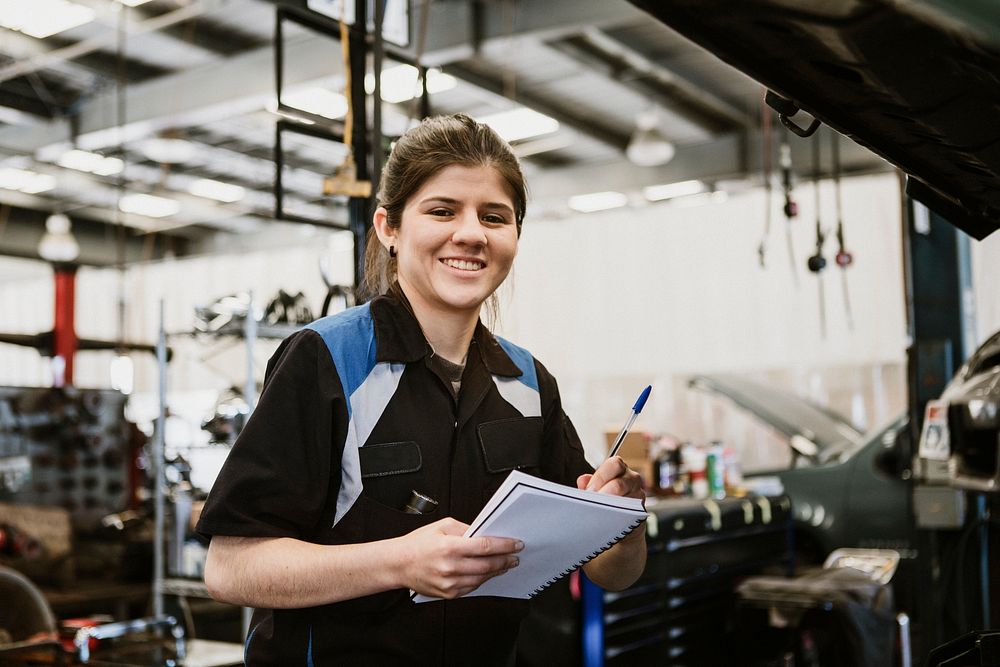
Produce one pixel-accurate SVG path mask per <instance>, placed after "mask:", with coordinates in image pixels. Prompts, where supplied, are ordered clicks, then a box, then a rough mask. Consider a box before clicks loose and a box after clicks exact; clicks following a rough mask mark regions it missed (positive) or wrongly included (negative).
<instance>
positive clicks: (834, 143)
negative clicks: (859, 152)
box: [830, 132, 854, 331]
mask: <svg viewBox="0 0 1000 667" xmlns="http://www.w3.org/2000/svg"><path fill="white" fill-rule="evenodd" d="M830 153H831V155H832V156H833V190H834V193H835V197H836V203H837V258H836V262H837V266H839V267H840V283H841V288H842V290H843V293H844V313H845V314H846V315H847V328H848V329H849V330H851V331H854V311H853V310H852V309H851V294H850V292H849V290H848V289H847V267H849V266H850V265H851V264H852V263H853V262H854V255H852V254H851V253H850V252H848V251H847V248H846V247H844V218H843V214H842V211H843V201H842V200H841V191H840V135H838V134H837V133H836V132H831V133H830Z"/></svg>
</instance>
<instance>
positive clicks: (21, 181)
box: [0, 167, 56, 195]
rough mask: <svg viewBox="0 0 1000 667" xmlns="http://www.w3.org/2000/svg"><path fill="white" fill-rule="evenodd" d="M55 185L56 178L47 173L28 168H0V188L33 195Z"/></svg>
mask: <svg viewBox="0 0 1000 667" xmlns="http://www.w3.org/2000/svg"><path fill="white" fill-rule="evenodd" d="M54 187H56V179H55V177H54V176H50V175H49V174H38V173H35V172H33V171H30V170H28V169H16V168H14V167H3V168H0V188H3V189H4V190H17V191H18V192H23V193H25V194H29V195H33V194H38V193H39V192H45V191H46V190H51V189H52V188H54Z"/></svg>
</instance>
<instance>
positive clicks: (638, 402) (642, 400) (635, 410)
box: [608, 385, 653, 459]
mask: <svg viewBox="0 0 1000 667" xmlns="http://www.w3.org/2000/svg"><path fill="white" fill-rule="evenodd" d="M652 389H653V385H649V386H647V387H646V388H645V389H643V390H642V393H641V394H639V398H637V399H635V405H633V406H632V414H631V415H629V418H628V421H627V422H625V426H623V427H622V430H621V432H620V433H619V434H618V437H617V438H615V444H614V445H612V446H611V453H610V454H608V458H609V459H610V458H611V457H612V456H614V455H615V454H617V453H618V448H619V447H621V446H622V442H624V440H625V436H626V435H628V430H629V429H630V428H632V424H634V423H635V419H636V417H638V416H639V413H640V412H642V408H643V406H644V405H646V399H647V398H649V392H650V391H652Z"/></svg>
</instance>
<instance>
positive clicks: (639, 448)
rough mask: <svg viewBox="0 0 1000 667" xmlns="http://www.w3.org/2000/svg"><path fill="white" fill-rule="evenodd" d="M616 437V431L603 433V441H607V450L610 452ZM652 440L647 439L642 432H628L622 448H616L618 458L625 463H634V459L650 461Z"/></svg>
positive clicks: (647, 436)
mask: <svg viewBox="0 0 1000 667" xmlns="http://www.w3.org/2000/svg"><path fill="white" fill-rule="evenodd" d="M617 437H618V431H605V432H604V439H605V441H607V444H608V449H607V451H608V452H610V451H611V446H612V445H613V444H615V438H617ZM651 441H652V439H651V438H650V437H649V434H648V433H645V432H644V431H629V433H628V435H626V436H625V439H624V440H623V441H622V446H621V447H619V448H618V456H620V457H622V458H623V459H625V460H626V461H634V460H636V459H646V460H649V459H652V458H653V457H652V456H651V454H650V451H649V447H650V442H651Z"/></svg>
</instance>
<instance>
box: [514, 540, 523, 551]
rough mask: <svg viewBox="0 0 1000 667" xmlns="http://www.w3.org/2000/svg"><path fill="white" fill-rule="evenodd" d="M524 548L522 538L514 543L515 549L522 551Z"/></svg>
mask: <svg viewBox="0 0 1000 667" xmlns="http://www.w3.org/2000/svg"><path fill="white" fill-rule="evenodd" d="M523 548H524V542H522V541H521V540H517V541H516V542H515V543H514V551H520V550H521V549H523Z"/></svg>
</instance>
